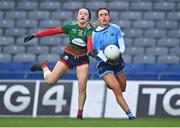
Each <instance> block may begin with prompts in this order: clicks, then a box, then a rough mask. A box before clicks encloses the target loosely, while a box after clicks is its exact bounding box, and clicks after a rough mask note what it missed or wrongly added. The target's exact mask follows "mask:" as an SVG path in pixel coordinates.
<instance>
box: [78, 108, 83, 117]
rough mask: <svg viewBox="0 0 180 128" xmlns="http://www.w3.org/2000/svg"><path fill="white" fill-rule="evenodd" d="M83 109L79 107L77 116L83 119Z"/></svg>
mask: <svg viewBox="0 0 180 128" xmlns="http://www.w3.org/2000/svg"><path fill="white" fill-rule="evenodd" d="M82 114H83V110H80V109H78V113H77V118H80V119H82Z"/></svg>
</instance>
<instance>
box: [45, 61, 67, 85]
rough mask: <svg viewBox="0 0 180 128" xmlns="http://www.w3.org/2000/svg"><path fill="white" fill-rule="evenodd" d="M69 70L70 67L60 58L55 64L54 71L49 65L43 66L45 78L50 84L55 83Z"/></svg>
mask: <svg viewBox="0 0 180 128" xmlns="http://www.w3.org/2000/svg"><path fill="white" fill-rule="evenodd" d="M68 71H69V68H68V67H67V66H66V65H65V64H64V63H63V62H62V61H60V60H59V61H58V62H57V63H56V65H55V66H54V68H53V70H52V72H51V71H50V70H49V68H48V67H44V68H43V73H44V79H45V80H46V82H47V83H48V84H49V85H54V84H56V82H57V81H58V80H59V79H60V78H61V77H62V76H63V75H64V74H65V73H66V72H68Z"/></svg>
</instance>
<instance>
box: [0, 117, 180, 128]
mask: <svg viewBox="0 0 180 128" xmlns="http://www.w3.org/2000/svg"><path fill="white" fill-rule="evenodd" d="M0 127H180V119H177V118H176V119H175V118H143V119H137V120H135V121H129V120H127V119H110V118H95V119H93V118H86V119H84V120H77V119H75V118H53V117H49V118H30V117H19V118H18V117H0Z"/></svg>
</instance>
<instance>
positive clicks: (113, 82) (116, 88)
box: [103, 73, 135, 120]
mask: <svg viewBox="0 0 180 128" xmlns="http://www.w3.org/2000/svg"><path fill="white" fill-rule="evenodd" d="M103 80H104V81H105V82H106V83H107V84H108V85H109V86H110V88H111V89H112V91H113V92H114V94H115V97H116V101H117V102H118V104H119V105H120V106H121V108H122V109H123V110H124V112H125V113H126V114H127V116H128V117H129V120H134V119H135V117H134V116H133V114H132V112H131V110H130V109H129V106H128V104H127V102H126V101H125V99H124V97H123V94H122V90H121V87H120V85H119V82H118V80H117V79H116V77H115V76H114V74H111V73H107V74H106V75H104V76H103Z"/></svg>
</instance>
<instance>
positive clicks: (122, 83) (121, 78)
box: [116, 72, 126, 92]
mask: <svg viewBox="0 0 180 128" xmlns="http://www.w3.org/2000/svg"><path fill="white" fill-rule="evenodd" d="M116 78H117V80H118V82H119V85H120V86H121V89H122V91H123V92H124V91H125V90H126V74H125V73H124V72H121V73H120V74H119V75H118V76H116Z"/></svg>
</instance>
